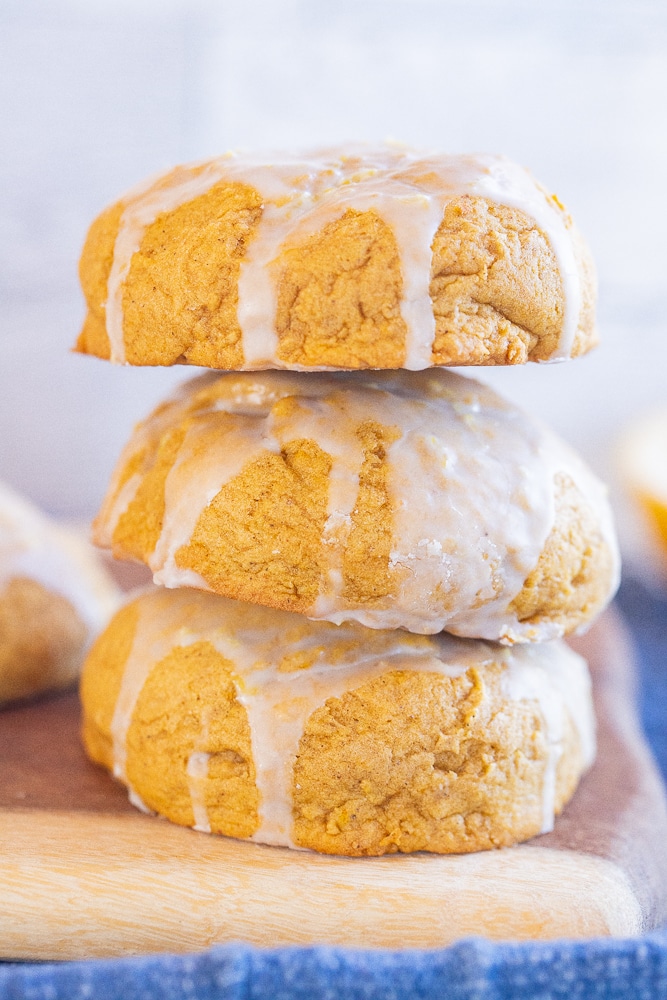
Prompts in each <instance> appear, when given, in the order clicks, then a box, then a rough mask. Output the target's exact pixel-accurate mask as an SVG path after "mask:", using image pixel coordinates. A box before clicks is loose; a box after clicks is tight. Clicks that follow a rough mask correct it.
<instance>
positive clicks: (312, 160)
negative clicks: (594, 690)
mask: <svg viewBox="0 0 667 1000" xmlns="http://www.w3.org/2000/svg"><path fill="white" fill-rule="evenodd" d="M81 278H82V284H83V287H84V292H85V295H86V299H87V303H88V315H87V318H86V321H85V325H84V328H83V331H82V333H81V336H80V339H79V343H78V349H79V350H80V351H82V352H85V353H90V354H94V355H97V356H98V357H103V358H107V359H110V360H112V361H115V362H120V363H126V364H132V365H172V364H193V365H199V366H203V367H206V368H209V369H216V370H217V371H216V372H214V371H211V372H209V373H207V374H203V375H199V376H198V377H196V378H194V379H193V380H191V381H189V382H186V383H185V384H184V385H183V386H182V387H181V388H180V389H179V390H178V391H177V392H176V393H175V394H174V396H173V397H172V398H171V399H169V400H167V401H166V402H165V403H163V404H162V405H161V406H159V407H158V408H157V409H156V410H155V412H154V413H153V414H152V415H150V416H149V417H148V418H147V419H146V420H145V421H144V422H143V423H142V424H141V425H140V426H139V427H137V428H136V430H135V432H134V434H133V437H132V439H131V440H130V442H129V443H128V445H127V447H126V449H125V451H124V453H123V455H122V456H121V459H120V461H119V463H118V466H117V469H116V471H115V474H114V476H113V479H112V483H111V486H110V489H109V492H108V495H107V497H106V500H105V502H104V504H103V507H102V510H101V512H100V514H99V516H98V518H97V520H96V523H95V536H96V541H97V542H98V544H100V545H102V546H104V547H106V548H109V549H111V550H112V551H113V553H114V555H115V556H116V557H118V558H120V559H135V560H139V561H141V562H143V563H145V564H146V565H147V566H149V567H150V569H151V570H152V572H153V577H154V581H155V583H156V584H158V586H157V587H152V588H151V589H150V590H146V591H144V592H143V593H140V594H138V595H134V596H133V597H132V599H131V600H130V601H129V602H128V603H127V604H126V605H125V606H124V607H123V609H122V610H121V611H120V612H119V613H118V614H117V615H116V616H115V618H114V619H113V620H112V622H111V624H110V625H109V627H108V628H107V630H106V631H105V632H104V633H103V635H102V636H101V637H100V639H99V640H98V641H97V643H96V645H95V646H94V648H93V650H92V652H91V654H90V655H89V657H88V661H87V664H86V667H85V669H84V677H83V683H82V700H83V709H84V728H83V732H84V741H85V745H86V748H87V751H88V753H89V755H90V756H91V758H92V759H93V760H95V761H97V762H99V763H101V764H103V765H104V766H105V767H107V768H108V769H109V770H111V771H112V772H113V773H114V774H115V775H116V777H117V778H119V779H120V780H121V781H122V782H124V783H125V784H126V785H127V786H128V788H129V790H130V795H131V798H132V800H133V801H134V802H135V803H136V804H137V805H138V806H140V807H144V808H146V809H147V810H149V811H153V812H156V813H159V814H161V815H163V816H166V817H168V818H169V819H171V820H173V821H175V822H177V823H181V824H184V825H186V826H194V827H195V828H197V829H200V830H205V831H209V832H214V833H221V834H225V835H228V836H234V837H241V838H248V839H251V840H255V841H259V842H262V843H268V844H277V845H286V846H291V847H299V848H310V849H313V850H316V851H322V852H325V853H333V854H343V855H379V854H385V853H390V852H396V851H403V852H409V851H418V850H429V851H435V852H440V853H448V852H464V851H474V850H479V849H485V848H491V847H499V846H503V845H507V844H512V843H516V842H518V841H520V840H525V839H526V838H529V837H532V836H533V835H535V834H538V833H540V832H542V831H545V830H548V829H550V828H551V827H552V825H553V821H554V816H555V815H556V814H557V813H558V812H559V811H560V810H561V809H562V807H563V806H564V804H565V803H566V802H567V801H568V799H569V798H570V797H571V796H572V794H573V793H574V790H575V788H576V785H577V783H578V781H579V778H580V777H581V775H582V774H583V772H584V771H585V770H586V768H587V767H588V766H589V765H590V763H591V761H592V759H593V755H594V742H595V741H594V721H593V713H592V707H591V694H590V680H589V677H588V671H587V667H586V664H585V663H584V661H583V660H582V659H581V658H580V657H579V656H577V655H576V654H575V653H574V652H572V651H571V650H570V648H569V647H568V646H567V645H566V644H565V643H564V642H563V641H562V636H564V635H566V634H568V633H570V632H572V631H574V630H577V629H580V628H583V627H585V626H586V625H587V624H588V623H589V622H590V621H591V620H592V619H593V618H594V617H595V615H596V614H597V613H598V612H599V611H600V610H601V609H602V608H603V607H604V606H605V604H606V603H607V602H608V601H609V600H610V598H611V596H612V595H613V593H614V590H615V588H616V585H617V582H618V555H617V546H616V540H615V535H614V529H613V524H612V518H611V514H610V511H609V507H608V503H607V499H606V493H605V490H604V488H603V487H602V485H601V484H600V483H599V482H598V481H597V480H596V478H595V477H594V476H593V475H592V473H591V472H590V470H588V469H587V468H586V466H585V465H584V463H583V462H582V461H581V460H580V459H579V457H578V456H577V455H576V454H574V453H573V452H572V451H571V450H570V449H569V448H568V447H567V446H566V445H565V444H564V443H563V442H561V441H559V440H558V439H557V438H556V437H555V436H554V435H553V434H551V433H550V432H549V431H548V430H547V429H545V428H543V427H542V426H541V425H540V424H539V423H538V422H536V421H534V420H532V419H531V418H530V417H529V416H527V415H526V414H524V413H522V412H521V411H520V410H518V409H517V408H515V407H514V406H512V405H511V404H509V403H507V402H506V401H504V400H502V399H501V398H499V397H498V396H497V395H496V394H495V393H494V392H492V391H491V390H490V389H488V388H486V387H484V386H483V385H481V384H479V383H478V382H476V381H474V380H472V379H470V378H467V377H464V376H462V375H460V374H457V373H454V372H452V371H449V370H448V367H451V366H459V365H498V364H520V363H524V362H527V361H554V360H564V359H566V358H570V357H574V356H576V355H578V354H582V353H584V352H586V351H587V350H588V349H589V348H590V347H592V346H593V345H594V343H595V327H594V299H595V289H594V276H593V268H592V266H591V264H590V259H589V256H588V252H587V250H586V248H585V245H584V244H583V242H582V240H581V238H580V237H579V235H578V233H577V231H576V230H575V228H574V227H573V224H572V221H571V219H570V217H569V216H568V215H567V213H566V212H565V210H564V209H563V207H562V205H561V204H560V203H559V202H558V200H557V199H556V198H555V197H553V196H549V195H548V194H546V193H545V191H544V190H543V189H542V188H541V187H540V186H539V185H537V184H536V183H535V181H534V180H533V179H532V178H531V177H530V175H529V174H528V173H526V172H525V171H524V170H522V169H521V168H519V167H517V166H515V165H514V164H512V163H510V162H509V161H507V160H505V159H504V158H502V157H493V156H484V157H480V156H477V157H456V156H420V155H418V154H416V153H413V152H410V151H407V150H405V149H402V148H394V147H386V148H381V149H372V150H368V149H361V150H351V151H349V152H348V153H346V154H343V153H342V152H341V151H339V150H325V151H322V152H319V153H317V154H314V155H312V156H307V157H283V158H280V159H277V160H274V161H273V162H269V160H268V159H262V158H259V157H251V156H243V157H242V156H234V155H229V156H225V157H222V158H220V159H217V160H214V161H211V162H207V163H202V164H198V165H195V166H188V167H182V168H178V169H176V170H174V171H172V172H171V173H169V174H167V175H165V176H163V177H161V178H159V179H158V180H151V181H150V182H148V183H147V184H146V185H144V186H142V187H140V188H138V189H136V190H135V191H133V192H131V193H130V194H129V195H128V196H127V197H126V198H124V199H122V200H121V201H120V202H118V203H117V204H115V205H113V206H112V207H111V208H109V209H108V210H107V211H105V212H104V213H103V214H102V215H101V216H100V217H99V218H98V219H97V220H96V222H95V223H94V224H93V226H92V227H91V230H90V234H89V237H88V240H87V242H86V246H85V248H84V251H83V255H82V262H81Z"/></svg>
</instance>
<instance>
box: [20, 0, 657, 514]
mask: <svg viewBox="0 0 667 1000" xmlns="http://www.w3.org/2000/svg"><path fill="white" fill-rule="evenodd" d="M0 107H1V110H2V130H1V132H0V145H1V150H2V153H1V156H0V217H1V219H2V225H1V226H0V255H1V260H0V324H1V326H0V336H1V337H2V355H1V357H2V364H1V366H0V478H2V479H5V480H6V481H8V482H9V483H10V484H12V485H13V486H14V487H16V488H17V489H19V490H21V491H22V492H24V493H25V494H27V495H28V496H30V497H32V498H33V500H35V501H37V502H38V503H39V504H41V505H42V506H43V507H44V508H46V509H47V510H49V511H51V512H52V513H54V514H56V515H58V516H63V517H67V518H75V519H81V518H89V517H90V516H91V515H92V514H93V513H94V512H95V510H96V508H97V505H98V503H99V500H100V498H101V496H102V493H103V491H104V489H105V486H106V483H107V479H108V476H109V473H110V470H111V467H112V465H113V463H114V461H115V458H116V456H117V454H118V452H119V450H120V448H121V447H122V445H123V443H124V441H125V440H126V438H127V436H128V433H129V431H130V428H131V426H132V425H133V424H134V423H135V422H136V420H138V419H140V418H141V417H142V416H143V415H144V414H145V413H146V412H147V411H148V410H149V408H150V407H151V406H152V405H153V404H154V403H155V402H156V401H157V400H158V398H160V397H161V396H162V395H164V394H165V393H166V392H167V391H168V390H169V388H170V387H171V386H172V385H173V384H174V383H175V382H176V381H180V380H181V379H183V378H184V377H186V376H188V375H189V374H193V372H192V371H189V370H186V369H179V370H177V371H169V370H166V371H165V370H147V369H135V370H130V369H123V368H116V367H112V366H111V365H108V364H106V363H104V362H101V361H97V360H94V359H92V358H84V357H78V356H75V355H73V354H71V353H70V348H71V346H72V344H73V343H74V341H75V339H76V336H77V333H78V328H79V325H80V323H81V320H82V316H83V306H82V300H81V297H80V293H79V289H78V283H77V275H76V268H77V258H78V254H79V251H80V248H81V244H82V242H83V239H84V236H85V232H86V229H87V226H88V224H89V223H90V221H91V220H92V218H93V217H94V216H95V215H96V214H97V212H98V211H100V210H101V209H102V208H103V207H104V206H105V205H106V204H107V203H109V202H110V201H112V200H115V199H116V197H118V196H119V195H120V194H121V193H122V192H123V191H124V190H125V189H126V188H128V187H129V186H131V185H133V184H134V183H136V182H137V181H139V180H141V179H142V178H143V177H144V176H145V175H147V174H152V173H154V172H156V171H158V170H161V169H163V168H166V167H168V166H170V165H171V164H173V163H175V162H179V161H184V160H191V159H198V158H201V157H205V156H210V155H216V154H218V153H221V152H224V151H225V150H227V149H229V148H238V147H246V148H260V149H261V148H267V147H268V148H275V147H281V146H282V147H284V146H290V147H294V146H297V147H304V146H308V145H312V144H320V143H327V144H329V143H333V142H339V141H342V142H344V141H345V140H382V139H385V138H395V139H399V140H402V141H405V142H408V143H410V144H412V145H415V146H424V147H428V148H438V149H442V150H443V151H451V152H458V151H499V152H504V153H506V154H507V155H509V156H511V157H512V158H514V159H516V160H518V161H519V162H521V163H523V164H524V165H526V166H528V167H529V168H530V169H531V170H532V171H533V173H534V174H535V175H536V176H537V177H538V178H539V179H540V180H541V181H542V182H543V183H544V184H545V185H546V186H548V187H549V188H550V189H551V190H553V191H555V192H556V193H558V195H559V196H560V197H561V199H562V200H563V201H564V202H565V204H566V205H567V206H568V207H569V209H570V210H571V212H572V214H573V215H574V217H575V219H576V221H577V223H578V225H579V227H580V229H581V230H582V231H583V232H584V234H585V235H586V236H587V238H588V240H589V242H590V244H591V245H592V248H593V251H594V254H595V256H596V258H597V264H598V272H599V279H600V305H599V319H600V327H601V333H602V338H603V340H602V346H601V347H600V348H599V349H598V350H597V351H595V352H594V353H593V354H592V355H590V356H589V357H587V358H585V359H582V360H579V361H578V362H576V363H572V364H566V365H557V366H547V367H539V368H537V367H533V366H531V367H529V368H527V369H526V368H523V369H520V370H506V369H503V370H496V371H492V372H490V371H489V370H480V372H479V375H480V376H481V377H483V378H485V379H487V380H488V381H492V382H493V383H494V384H495V385H496V386H497V387H499V388H500V389H501V390H502V391H504V392H505V394H506V395H508V396H511V397H512V398H514V399H515V400H517V401H518V402H521V403H523V404H524V405H525V406H526V407H529V408H531V409H532V410H533V411H534V412H536V413H538V414H540V415H541V416H542V417H543V418H544V419H546V420H547V421H548V422H549V423H550V424H551V425H552V426H553V427H554V428H556V429H557V430H558V431H560V433H561V434H563V436H565V437H566V438H568V439H569V440H570V441H571V442H572V443H573V444H575V445H576V446H577V447H578V448H579V449H580V450H581V451H582V452H583V453H584V454H585V455H586V457H587V458H588V459H589V461H590V462H591V463H592V465H593V466H594V467H595V468H596V469H597V470H598V471H599V472H600V473H601V474H602V475H603V476H605V477H607V478H611V479H612V480H613V476H614V474H613V462H612V453H613V446H614V442H615V440H616V438H617V436H618V433H619V431H620V429H621V428H622V427H623V426H625V425H626V423H627V422H628V420H630V419H631V418H632V417H633V415H635V414H637V413H638V412H640V411H643V410H644V409H646V408H648V407H650V406H652V405H654V404H658V403H661V402H664V403H667V324H665V322H664V319H663V313H664V311H665V305H666V299H667V285H666V279H665V275H666V274H667V239H665V229H666V227H667V207H666V198H665V178H666V177H667V129H666V128H665V125H666V123H667V122H666V119H667V4H664V3H663V2H661V0H655V2H642V0H632V2H622V0H544V2H539V3H535V2H534V0H506V2H503V0H498V2H493V0H377V2H375V0H338V2H324V0H218V2H214V0H125V2H123V0H44V2H36V0H0Z"/></svg>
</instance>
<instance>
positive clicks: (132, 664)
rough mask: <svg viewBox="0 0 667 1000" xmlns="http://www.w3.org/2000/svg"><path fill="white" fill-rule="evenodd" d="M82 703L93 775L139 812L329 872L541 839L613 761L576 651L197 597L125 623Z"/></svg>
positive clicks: (105, 640) (172, 601)
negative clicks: (101, 772)
mask: <svg viewBox="0 0 667 1000" xmlns="http://www.w3.org/2000/svg"><path fill="white" fill-rule="evenodd" d="M81 694H82V702H83V710H84V724H83V734H84V742H85V746H86V749H87V752H88V754H89V756H90V757H91V758H92V759H93V760H95V761H97V762H99V763H101V764H103V765H104V766H105V767H107V768H108V769H110V770H112V771H113V772H114V774H115V775H116V776H117V777H118V778H119V779H120V780H121V781H123V782H124V783H125V784H126V785H127V786H128V788H129V789H130V795H131V797H132V799H133V801H135V803H136V804H137V805H140V806H143V807H145V808H147V809H148V810H151V811H154V812H157V813H159V814H161V815H163V816H166V817H167V818H168V819H170V820H172V821H174V822H176V823H179V824H182V825H185V826H194V827H195V828H197V829H200V830H205V831H210V832H213V833H220V834H225V835H228V836H233V837H241V838H247V839H251V840H254V841H258V842H262V843H269V844H280V845H286V846H291V847H300V848H309V849H312V850H315V851H320V852H324V853H328V854H341V855H349V856H355V855H382V854H387V853H394V852H397V851H400V852H412V851H422V850H426V851H433V852H437V853H460V852H470V851H476V850H481V849H487V848H493V847H501V846H505V845H509V844H512V843H516V842H518V841H521V840H525V839H528V838H529V837H532V836H534V835H535V834H537V833H540V832H544V831H546V830H549V829H550V828H551V826H552V825H553V819H554V816H555V814H557V813H558V812H559V811H560V809H562V807H563V805H564V804H565V803H566V802H567V800H568V799H569V798H570V797H571V795H572V794H573V792H574V789H575V788H576V785H577V782H578V780H579V778H580V776H581V774H582V773H583V771H584V770H585V769H586V767H587V766H588V765H589V764H590V763H591V761H592V758H593V754H594V722H593V713H592V707H591V696H590V682H589V676H588V670H587V667H586V664H585V662H584V660H583V659H582V658H581V657H579V656H577V655H576V654H575V653H573V652H572V651H571V650H570V649H569V648H568V647H567V646H566V645H564V644H561V643H556V642H554V643H548V644H545V643H543V644H539V645H535V646H519V647H514V648H508V647H501V646H495V645H493V644H490V643H484V642H478V641H475V640H463V639H457V638H454V637H451V636H448V635H444V634H442V635H437V636H423V635H413V634H411V633H408V632H402V631H387V632H382V631H377V630H368V629H365V628H363V627H361V626H356V625H347V626H335V625H331V624H328V623H323V622H311V621H309V620H307V619H304V618H303V617H301V616H300V615H294V614H290V613H287V612H278V611H274V610H270V609H268V608H261V607H257V606H254V605H246V604H241V603H239V602H234V601H229V600H226V599H225V598H221V597H216V596H213V595H210V594H204V593H200V592H197V591H193V590H173V591H168V590H151V591H147V592H145V593H143V594H141V595H139V596H138V597H136V598H135V599H134V600H132V601H130V602H129V603H128V604H127V605H126V606H125V607H124V608H123V609H121V611H120V612H119V613H118V614H117V615H116V616H115V617H114V619H113V620H112V621H111V623H110V625H109V626H108V628H107V629H106V631H105V632H104V633H103V634H102V635H101V636H100V637H99V639H98V640H97V642H96V644H95V645H94V647H93V649H92V650H91V652H90V654H89V657H88V660H87V662H86V664H85V667H84V673H83V679H82V689H81Z"/></svg>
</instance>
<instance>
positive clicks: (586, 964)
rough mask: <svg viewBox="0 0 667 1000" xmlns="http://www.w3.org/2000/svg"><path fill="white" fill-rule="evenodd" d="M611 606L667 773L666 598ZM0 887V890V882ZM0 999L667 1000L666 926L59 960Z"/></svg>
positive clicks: (12, 968)
mask: <svg viewBox="0 0 667 1000" xmlns="http://www.w3.org/2000/svg"><path fill="white" fill-rule="evenodd" d="M618 606H619V607H620V609H621V611H622V612H623V613H624V615H625V616H626V620H627V621H628V624H629V625H630V627H631V629H632V632H633V635H634V639H635V644H636V648H637V651H638V654H639V667H640V680H641V690H642V706H641V707H642V717H643V721H644V726H645V729H646V733H647V736H648V738H649V741H650V742H651V745H652V746H653V749H654V752H655V755H656V758H657V759H658V763H659V765H660V767H661V769H662V773H663V775H665V776H667V596H666V595H660V594H656V593H654V592H651V591H650V590H648V589H647V588H646V587H645V586H644V585H642V584H641V583H639V582H637V581H634V580H625V581H624V582H623V585H622V587H621V591H620V593H619V597H618ZM0 891H2V890H1V887H0ZM0 998H2V1000H87V998H93V1000H339V998H345V1000H579V998H581V1000H584V998H585V1000H667V929H666V930H664V931H661V932H657V933H655V934H651V935H648V936H646V937H644V938H642V939H640V940H632V941H614V940H609V939H604V940H595V941H578V942H568V941H557V942H536V943H531V944H513V945H508V944H500V945H499V944H493V943H491V942H489V941H484V940H477V939H475V940H467V941H462V942H460V943H458V944H456V945H453V946H452V947H450V948H444V949H442V950H439V951H428V952H422V951H403V952H387V951H382V952H377V951H364V950H359V951H354V950H351V949H341V948H280V949H275V950H262V949H259V948H252V947H249V946H248V945H243V944H238V945H227V946H224V947H219V948H214V949H212V950H211V951H209V952H206V953H204V954H199V955H183V956H177V955H163V956H149V957H144V958H128V959H119V960H115V961H109V962H99V961H97V962H71V963H66V964H62V965H55V964H44V965H20V964H5V965H0Z"/></svg>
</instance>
